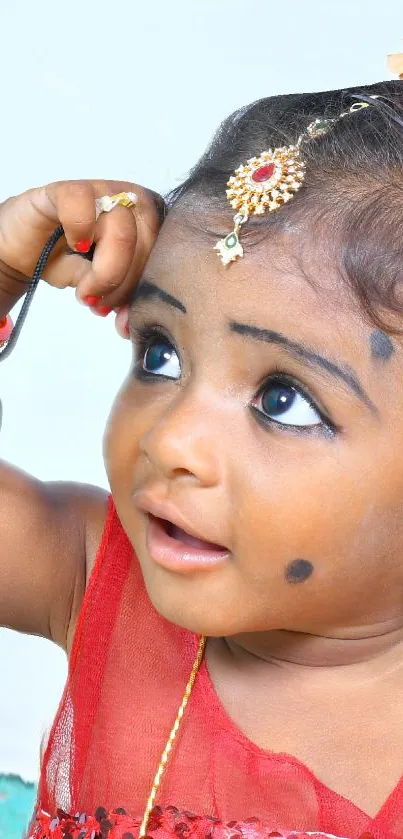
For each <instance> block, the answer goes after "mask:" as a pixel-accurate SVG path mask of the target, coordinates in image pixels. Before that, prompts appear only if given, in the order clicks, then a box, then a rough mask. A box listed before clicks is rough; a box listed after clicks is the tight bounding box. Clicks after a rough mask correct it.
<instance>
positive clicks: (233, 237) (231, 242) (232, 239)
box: [224, 230, 239, 251]
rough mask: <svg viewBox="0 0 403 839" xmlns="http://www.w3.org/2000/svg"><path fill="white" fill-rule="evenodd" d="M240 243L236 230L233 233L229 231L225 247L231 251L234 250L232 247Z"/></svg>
mask: <svg viewBox="0 0 403 839" xmlns="http://www.w3.org/2000/svg"><path fill="white" fill-rule="evenodd" d="M238 244H239V239H238V236H237V234H236V233H235V230H233V231H232V233H229V234H228V236H226V238H225V239H224V247H225V248H227V250H229V251H230V250H232V248H236V246H237V245H238Z"/></svg>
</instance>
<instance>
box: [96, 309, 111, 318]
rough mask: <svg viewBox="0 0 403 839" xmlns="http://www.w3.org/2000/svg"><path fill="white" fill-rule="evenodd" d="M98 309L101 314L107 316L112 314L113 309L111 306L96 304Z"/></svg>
mask: <svg viewBox="0 0 403 839" xmlns="http://www.w3.org/2000/svg"><path fill="white" fill-rule="evenodd" d="M96 311H97V312H98V314H99V315H102V316H103V317H104V318H105V317H106V315H110V313H111V312H112V311H113V310H112V308H111V306H96Z"/></svg>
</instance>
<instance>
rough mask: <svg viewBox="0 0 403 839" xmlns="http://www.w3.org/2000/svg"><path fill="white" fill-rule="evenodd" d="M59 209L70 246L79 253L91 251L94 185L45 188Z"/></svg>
mask: <svg viewBox="0 0 403 839" xmlns="http://www.w3.org/2000/svg"><path fill="white" fill-rule="evenodd" d="M45 191H46V192H47V194H48V196H49V199H50V201H54V202H55V205H56V210H57V214H58V217H59V222H60V224H61V225H62V227H63V230H64V235H65V237H66V239H67V244H68V245H69V247H70V248H72V249H73V250H77V251H78V252H79V253H85V252H86V251H88V250H89V248H90V246H91V244H92V242H93V240H94V233H95V192H94V186H93V182H92V181H61V182H59V183H55V184H50V186H48V187H45Z"/></svg>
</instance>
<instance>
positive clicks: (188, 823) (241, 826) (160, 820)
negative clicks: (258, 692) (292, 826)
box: [28, 807, 373, 839]
mask: <svg viewBox="0 0 403 839" xmlns="http://www.w3.org/2000/svg"><path fill="white" fill-rule="evenodd" d="M139 827H140V819H134V818H133V817H132V816H129V815H128V814H127V813H126V812H125V810H124V809H123V808H122V807H119V808H117V809H116V810H110V811H109V812H107V811H106V810H105V808H104V807H99V808H98V809H97V811H96V813H95V816H89V815H87V814H86V813H76V815H75V816H74V817H72V816H69V815H68V814H67V813H64V812H63V810H58V811H57V815H56V817H52V816H50V815H48V814H47V813H45V812H44V811H43V810H42V811H39V812H38V813H37V819H36V823H35V825H34V827H33V830H32V832H31V833H30V835H29V837H28V839H137V836H138V831H139ZM147 837H152V839H275V837H277V839H348V837H335V836H334V834H330V833H320V832H319V833H318V832H317V831H315V832H313V833H311V832H304V831H295V830H292V831H290V830H278V829H276V828H273V827H272V826H268V825H264V824H263V822H261V821H259V819H254V818H251V819H247V820H246V821H243V822H237V821H230V822H227V823H226V824H223V822H220V821H219V820H218V819H211V818H204V817H202V816H195V815H193V814H192V813H183V812H182V813H181V812H180V811H179V810H178V809H177V808H176V807H166V808H165V809H162V807H154V809H153V810H152V812H151V814H150V819H149V823H148V829H147ZM360 839H373V836H372V834H370V833H368V832H366V833H363V834H362V835H361V837H360Z"/></svg>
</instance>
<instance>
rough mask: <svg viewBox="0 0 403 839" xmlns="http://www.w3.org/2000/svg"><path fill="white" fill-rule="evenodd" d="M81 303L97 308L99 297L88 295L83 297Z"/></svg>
mask: <svg viewBox="0 0 403 839" xmlns="http://www.w3.org/2000/svg"><path fill="white" fill-rule="evenodd" d="M83 303H86V304H87V306H97V305H98V303H99V297H95V295H94V294H89V295H88V296H87V297H83Z"/></svg>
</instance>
